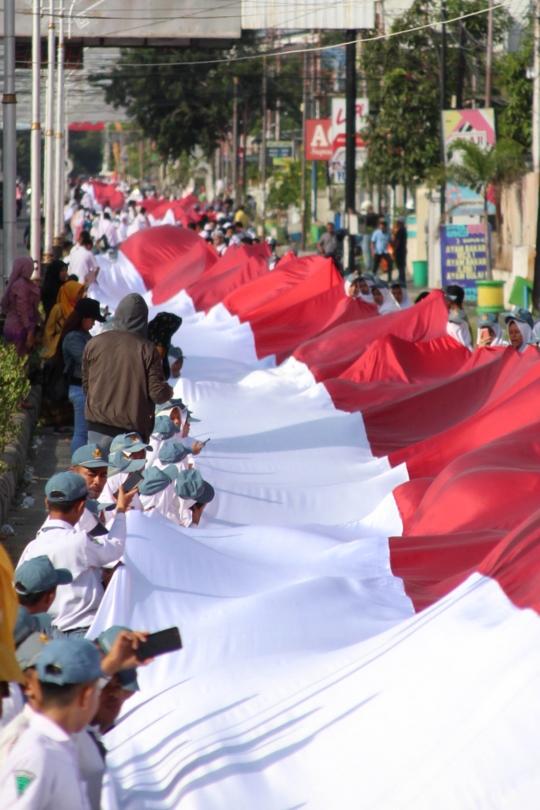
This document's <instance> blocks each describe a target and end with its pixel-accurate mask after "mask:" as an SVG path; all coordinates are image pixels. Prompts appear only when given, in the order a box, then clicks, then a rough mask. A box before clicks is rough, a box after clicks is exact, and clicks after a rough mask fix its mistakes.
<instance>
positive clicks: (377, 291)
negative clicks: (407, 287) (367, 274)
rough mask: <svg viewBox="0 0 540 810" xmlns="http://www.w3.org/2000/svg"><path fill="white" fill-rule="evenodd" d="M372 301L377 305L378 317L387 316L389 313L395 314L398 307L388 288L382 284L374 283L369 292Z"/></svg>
mask: <svg viewBox="0 0 540 810" xmlns="http://www.w3.org/2000/svg"><path fill="white" fill-rule="evenodd" d="M371 292H372V295H373V301H374V302H375V304H376V305H377V309H378V310H379V315H388V314H390V312H397V311H398V310H399V305H398V302H397V301H396V299H395V298H394V296H393V295H392V293H391V292H390V290H389V289H388V287H386V286H383V282H381V281H376V282H375V284H374V285H373V288H372V290H371Z"/></svg>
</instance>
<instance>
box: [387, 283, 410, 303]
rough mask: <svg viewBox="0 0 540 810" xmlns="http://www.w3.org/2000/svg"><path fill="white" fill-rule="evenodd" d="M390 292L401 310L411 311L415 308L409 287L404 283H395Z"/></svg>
mask: <svg viewBox="0 0 540 810" xmlns="http://www.w3.org/2000/svg"><path fill="white" fill-rule="evenodd" d="M390 290H391V291H392V295H393V296H394V298H395V299H396V301H397V302H398V304H399V308H400V309H410V307H412V306H413V302H412V301H411V299H410V296H409V293H408V292H407V285H406V284H405V282H404V281H393V282H392V285H391V287H390Z"/></svg>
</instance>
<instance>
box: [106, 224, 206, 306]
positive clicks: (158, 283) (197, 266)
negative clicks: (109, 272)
mask: <svg viewBox="0 0 540 810" xmlns="http://www.w3.org/2000/svg"><path fill="white" fill-rule="evenodd" d="M121 250H122V253H123V254H124V255H125V256H126V258H127V259H129V261H130V262H131V263H132V264H133V265H134V267H135V268H136V269H137V271H138V272H139V274H140V275H141V277H142V279H143V281H144V284H145V286H146V289H147V290H151V291H152V301H153V303H154V304H163V303H165V301H168V300H169V298H172V297H173V296H174V295H176V294H177V293H179V292H180V291H181V290H184V289H185V288H186V287H188V286H189V285H190V284H193V283H195V282H196V281H197V280H198V279H200V278H201V277H202V276H203V274H204V273H206V272H207V270H209V269H210V267H212V265H213V264H215V263H216V261H217V255H216V252H215V250H213V248H211V247H209V246H208V245H207V244H206V242H205V240H204V239H201V237H200V236H199V235H198V234H197V233H195V231H192V230H191V229H189V228H178V227H176V226H175V225H159V226H157V227H155V228H146V229H145V230H142V231H139V232H138V233H134V234H133V236H130V237H129V238H128V239H126V241H125V242H123V243H122V247H121Z"/></svg>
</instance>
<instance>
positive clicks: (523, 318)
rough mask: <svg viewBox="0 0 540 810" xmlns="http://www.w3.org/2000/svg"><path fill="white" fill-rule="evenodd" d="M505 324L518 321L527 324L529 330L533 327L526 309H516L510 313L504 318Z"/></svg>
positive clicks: (530, 316)
mask: <svg viewBox="0 0 540 810" xmlns="http://www.w3.org/2000/svg"><path fill="white" fill-rule="evenodd" d="M504 320H505V322H506V323H510V321H519V322H520V323H527V324H528V325H529V326H530V327H531V329H532V328H533V326H534V320H533V317H532V315H531V313H530V312H529V311H528V310H527V309H522V308H521V307H516V308H515V309H514V311H513V312H512V313H510V314H509V315H507V316H506V317H505V319H504Z"/></svg>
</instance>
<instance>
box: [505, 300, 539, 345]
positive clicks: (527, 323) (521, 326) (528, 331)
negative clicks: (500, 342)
mask: <svg viewBox="0 0 540 810" xmlns="http://www.w3.org/2000/svg"><path fill="white" fill-rule="evenodd" d="M505 321H506V325H507V327H508V337H509V338H510V345H511V346H513V347H514V349H515V350H516V351H517V352H519V353H520V354H523V352H524V351H525V349H526V348H527V346H529V345H530V343H531V341H532V338H533V319H532V317H531V314H530V312H526V310H523V309H521V310H518V311H517V312H514V313H513V314H512V315H508V316H507V317H506V318H505Z"/></svg>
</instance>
